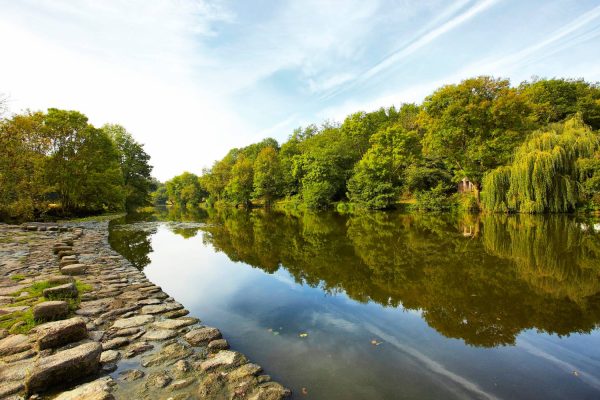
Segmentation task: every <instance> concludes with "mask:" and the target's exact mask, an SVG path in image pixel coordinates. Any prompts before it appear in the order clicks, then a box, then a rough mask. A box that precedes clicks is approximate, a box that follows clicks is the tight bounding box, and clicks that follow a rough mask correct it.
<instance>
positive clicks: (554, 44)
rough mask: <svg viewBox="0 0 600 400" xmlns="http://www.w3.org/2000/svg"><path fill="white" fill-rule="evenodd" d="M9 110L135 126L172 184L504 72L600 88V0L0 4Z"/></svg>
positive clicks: (7, 0)
mask: <svg viewBox="0 0 600 400" xmlns="http://www.w3.org/2000/svg"><path fill="white" fill-rule="evenodd" d="M0 37H1V38H2V40H1V41H0V46H1V47H2V55H3V56H2V61H1V62H0V92H3V93H6V94H8V95H9V98H10V104H9V106H10V108H11V110H12V111H13V112H18V111H21V110H23V109H26V108H31V109H46V108H48V107H59V108H66V109H77V110H80V111H82V112H84V113H85V114H86V115H88V116H89V117H90V120H91V122H92V123H94V124H96V125H102V124H104V123H106V122H111V123H120V124H122V125H124V126H125V127H126V128H127V129H128V130H129V131H130V132H132V133H133V134H134V136H135V137H136V138H137V139H138V140H139V141H141V142H143V143H145V145H146V150H147V151H148V152H149V153H150V155H151V156H152V162H153V164H154V165H155V175H156V176H157V177H158V178H160V179H162V180H164V179H168V178H170V177H172V176H173V175H175V174H177V173H180V172H181V171H183V170H188V171H191V172H196V173H199V172H200V170H201V168H202V167H206V166H210V165H211V164H212V162H213V161H214V160H215V159H218V158H221V157H222V156H223V155H225V153H226V152H227V151H228V149H229V148H231V147H234V146H243V145H246V144H249V143H252V142H254V141H257V140H260V139H262V138H263V137H266V136H271V137H274V138H276V139H278V140H279V141H280V142H281V141H283V140H285V139H286V138H287V136H288V135H289V134H290V133H291V132H292V130H293V129H294V128H295V127H297V126H300V125H306V124H308V123H312V122H322V121H324V120H326V119H329V120H338V121H340V120H342V119H343V117H344V116H345V115H347V114H349V113H351V112H354V111H358V110H366V111H370V110H373V109H376V108H379V107H380V106H390V105H392V104H395V105H399V104H401V103H403V102H420V101H422V99H423V98H424V97H425V96H426V95H427V94H429V93H430V92H431V91H432V90H434V89H435V88H437V87H439V86H441V85H443V84H446V83H455V82H459V81H460V80H462V79H465V78H467V77H472V76H477V75H484V74H491V75H494V76H499V77H506V78H510V79H511V81H512V82H513V84H518V83H519V82H521V81H523V80H526V79H530V78H531V77H532V76H534V75H537V76H541V77H582V78H585V79H586V80H588V81H598V80H600V0H559V1H548V0H539V1H538V0H458V1H454V2H451V1H441V0H420V1H419V0H415V1H409V0H368V1H365V0H343V1H342V0H336V1H333V0H331V1H327V0H302V1H300V0H297V1H282V0H272V1H266V0H258V1H242V0H239V1H227V0H224V1H209V0H170V1H167V0H114V1H113V0H103V1H92V0H79V1H70V0H19V1H14V0H0Z"/></svg>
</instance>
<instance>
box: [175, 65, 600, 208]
mask: <svg viewBox="0 0 600 400" xmlns="http://www.w3.org/2000/svg"><path fill="white" fill-rule="evenodd" d="M573 116H577V117H576V118H577V121H579V122H578V125H577V128H573V127H572V126H571V125H569V124H570V123H569V122H565V121H566V120H568V119H569V118H571V117H573ZM557 123H562V124H566V125H564V126H559V125H556V124H557ZM571 124H572V123H571ZM599 128H600V86H599V85H598V84H594V83H588V82H585V81H583V80H571V79H535V80H533V81H531V82H523V83H521V84H520V85H519V86H517V87H512V86H511V85H510V82H509V81H508V80H504V79H495V78H491V77H485V76H484V77H478V78H472V79H467V80H465V81H463V82H461V83H459V84H453V85H446V86H443V87H441V88H440V89H438V90H436V91H435V92H434V93H432V94H431V95H430V96H428V97H427V98H426V99H425V100H424V102H423V103H422V104H421V105H416V104H403V105H402V106H401V107H400V108H399V109H397V108H395V107H390V108H387V109H383V108H382V109H380V110H377V111H374V112H370V113H366V112H358V113H354V114H352V115H350V116H348V117H347V118H346V119H345V120H344V121H343V123H341V124H336V123H330V122H327V123H324V124H323V125H322V126H315V125H310V126H308V127H306V128H299V129H297V130H295V131H294V132H293V134H292V135H291V136H290V137H289V139H288V140H287V141H286V142H285V143H283V144H281V146H279V145H278V143H277V142H276V141H275V140H273V139H266V140H264V141H262V142H260V143H256V144H253V145H250V146H247V147H243V148H236V149H232V150H231V151H230V152H229V153H228V154H227V155H226V156H225V157H224V158H223V159H222V160H219V161H217V162H215V163H214V165H213V166H212V168H210V169H206V170H204V171H203V173H202V175H201V176H200V178H199V181H200V184H201V186H202V188H203V190H205V191H206V193H207V200H208V202H209V203H211V204H231V205H235V206H244V207H249V206H251V205H252V204H265V205H270V204H271V203H272V202H273V201H274V200H280V201H281V200H283V201H282V202H281V204H283V205H284V206H290V205H294V206H297V205H302V206H304V207H306V208H309V209H322V208H327V207H329V206H331V205H332V204H333V203H336V202H349V203H352V204H353V206H358V207H365V208H370V209H386V208H391V207H393V206H395V205H396V204H397V203H399V202H403V201H404V202H407V203H413V207H415V208H418V209H423V210H442V209H447V208H452V207H459V206H460V207H466V208H478V207H480V206H481V205H482V204H483V205H485V206H488V208H489V209H491V210H495V211H520V212H552V211H567V210H572V209H573V208H575V207H578V206H591V207H599V206H600V192H599V189H600V154H599V153H598V151H597V149H596V148H595V147H594V144H593V142H594V140H595V139H593V138H594V137H595V138H597V137H598V132H597V130H598V129H599ZM573 129H576V130H580V131H581V130H584V131H585V132H586V133H585V136H586V137H587V139H586V140H587V142H586V143H587V146H588V147H587V148H586V151H585V152H581V151H579V150H577V151H574V152H569V150H568V149H566V148H564V149H563V150H564V151H566V152H567V153H568V154H565V155H564V157H566V159H565V160H564V161H565V162H566V163H567V164H568V165H564V166H563V167H564V168H566V169H560V171H559V170H557V169H556V168H557V164H556V163H561V162H562V161H561V160H562V158H561V157H563V155H561V154H562V153H561V152H560V151H559V150H552V151H555V152H556V155H555V156H556V157H557V159H556V160H555V162H554V164H553V166H550V164H552V162H550V161H549V160H548V159H547V158H544V157H545V156H544V155H543V154H542V153H544V152H545V151H546V150H544V149H542V148H540V147H539V146H542V147H543V146H553V147H554V146H567V147H568V146H571V144H569V143H570V142H569V140H571V139H572V138H571V139H569V138H567V137H570V136H572V133H570V132H571V131H572V130H573ZM540 132H546V134H545V135H544V134H543V133H540ZM548 132H553V133H552V134H550V133H548ZM549 136H552V137H553V138H554V139H552V140H550V139H549ZM574 140H576V141H578V140H579V139H574ZM541 141H546V142H544V144H542V143H541ZM536 143H537V144H536ZM578 143H579V142H578ZM548 151H550V150H548ZM558 153H560V154H558ZM559 158H560V159H561V160H559ZM534 159H537V160H538V164H536V165H537V167H536V168H537V169H536V171H535V173H532V172H531V171H529V172H528V171H526V170H525V168H526V165H530V166H531V165H533V164H531V163H532V162H533V161H532V160H534ZM542 159H543V160H542ZM543 163H546V164H544V165H546V167H547V168H546V170H545V172H542V171H541V169H540V168H542V164H543ZM517 165H521V167H522V168H521V169H520V170H519V171H521V172H519V177H517ZM502 171H503V172H502ZM509 171H512V175H511V176H512V178H510V179H509V178H508V175H510V174H511V172H509ZM552 171H554V173H555V174H554V175H555V176H552V179H554V182H553V183H551V182H549V181H546V182H538V180H539V178H540V177H541V176H542V175H545V176H547V177H548V179H550V176H551V175H552V173H553V172H552ZM557 174H558V175H557ZM567 175H568V177H567ZM526 176H528V178H526ZM517 180H519V182H521V186H517V185H516V183H515V182H516V181H517ZM528 180H529V181H528ZM558 180H561V182H562V183H560V184H559V183H558ZM509 181H511V182H512V184H509ZM534 181H535V182H537V183H536V184H538V185H546V186H547V187H546V189H545V190H546V193H545V194H543V195H542V194H541V192H539V190H537V192H536V194H531V193H532V192H531V190H530V189H531V188H530V187H529V186H528V185H532V184H533V182H534ZM461 182H467V184H468V190H466V191H465V190H463V191H462V192H466V193H462V194H459V193H457V192H458V191H459V190H458V189H459V184H460V183H461ZM486 182H487V183H488V184H490V185H491V186H490V187H489V188H488V187H486ZM492 183H493V184H492ZM463 185H464V183H463ZM523 185H525V186H523ZM480 192H484V197H485V199H484V201H483V203H480ZM486 196H487V197H486ZM519 196H529V198H528V200H525V199H523V200H520V199H518V197H519ZM532 196H533V197H532ZM539 196H543V197H544V198H545V199H546V200H540V201H541V202H538V201H537V200H535V199H541V197H539ZM534 197H535V199H534ZM508 198H510V199H511V200H510V202H512V203H510V204H508V203H509V201H508V200H507V199H508ZM559 198H560V199H561V200H558V199H559ZM565 198H568V200H567V201H566V202H565V201H563V200H564V199H565ZM171 201H172V202H173V203H177V202H180V201H178V200H177V199H175V198H173V199H171ZM547 202H554V203H555V205H549V204H548V203H547ZM557 202H558V203H561V204H562V205H558V203H557ZM513 203H514V204H513ZM502 204H504V205H502Z"/></svg>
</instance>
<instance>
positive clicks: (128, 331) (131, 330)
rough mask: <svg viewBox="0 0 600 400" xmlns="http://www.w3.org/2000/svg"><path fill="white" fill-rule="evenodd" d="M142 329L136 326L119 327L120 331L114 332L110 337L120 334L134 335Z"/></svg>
mask: <svg viewBox="0 0 600 400" xmlns="http://www.w3.org/2000/svg"><path fill="white" fill-rule="evenodd" d="M141 330H142V329H141V328H139V327H136V328H125V329H119V330H118V331H115V332H112V333H111V334H110V337H119V336H132V335H135V334H136V333H138V332H140V331H141Z"/></svg>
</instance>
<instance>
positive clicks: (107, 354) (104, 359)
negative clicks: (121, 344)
mask: <svg viewBox="0 0 600 400" xmlns="http://www.w3.org/2000/svg"><path fill="white" fill-rule="evenodd" d="M120 358H121V353H119V352H118V351H116V350H106V351H103V352H102V354H100V362H101V363H102V364H110V363H114V362H117V361H119V359H120Z"/></svg>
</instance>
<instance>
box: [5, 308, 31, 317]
mask: <svg viewBox="0 0 600 400" xmlns="http://www.w3.org/2000/svg"><path fill="white" fill-rule="evenodd" d="M27 310H29V306H14V307H1V308H0V315H6V314H12V313H16V312H23V311H27Z"/></svg>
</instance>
